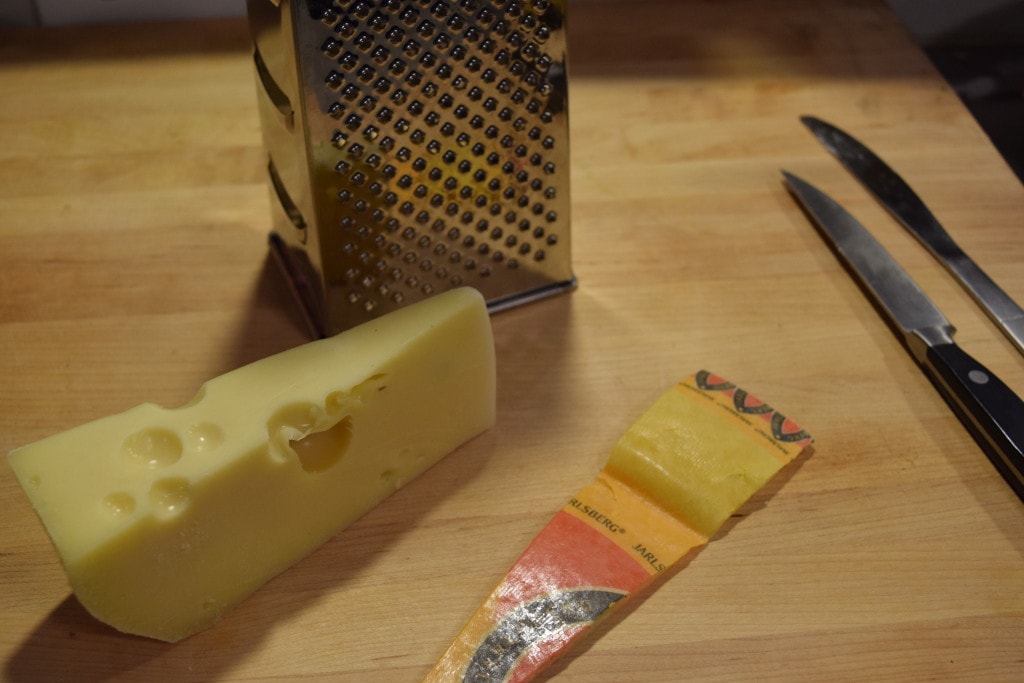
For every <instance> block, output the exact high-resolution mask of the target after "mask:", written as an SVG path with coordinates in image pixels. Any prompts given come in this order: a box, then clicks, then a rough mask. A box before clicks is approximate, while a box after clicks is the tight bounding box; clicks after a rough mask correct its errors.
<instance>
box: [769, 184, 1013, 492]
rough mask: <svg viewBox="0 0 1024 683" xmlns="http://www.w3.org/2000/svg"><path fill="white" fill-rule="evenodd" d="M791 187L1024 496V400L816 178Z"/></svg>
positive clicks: (996, 463)
mask: <svg viewBox="0 0 1024 683" xmlns="http://www.w3.org/2000/svg"><path fill="white" fill-rule="evenodd" d="M783 175H784V176H785V179H786V184H787V185H788V186H789V188H790V190H792V192H793V194H794V196H795V197H796V198H797V199H798V200H799V201H800V203H801V205H803V207H804V209H806V211H807V213H808V214H810V216H811V218H813V219H814V222H815V223H816V224H817V225H818V227H820V228H821V231H822V233H823V234H824V235H825V236H826V237H827V238H828V240H829V241H830V242H831V243H832V244H833V245H834V246H835V248H836V250H837V251H838V252H839V255H840V256H841V257H842V259H843V260H844V261H845V262H846V263H847V264H848V265H849V266H850V268H852V269H853V271H854V272H855V273H856V274H857V276H858V278H860V280H861V282H862V283H863V284H864V285H865V286H866V287H867V289H868V290H869V291H870V292H871V294H872V295H873V297H874V299H875V301H876V302H877V303H878V304H879V305H880V306H881V308H882V309H884V311H885V312H886V314H887V315H888V317H889V320H890V321H891V322H892V323H893V324H894V325H895V326H896V327H897V328H898V329H899V331H900V333H901V334H902V336H903V341H904V343H905V344H906V346H907V348H908V349H909V350H910V352H911V354H912V355H913V357H914V359H915V360H916V361H917V362H918V364H919V365H920V366H921V368H922V369H923V370H924V372H925V374H926V375H928V378H929V379H930V380H932V383H933V384H935V386H936V388H938V390H939V393H940V394H942V396H943V398H945V399H946V402H947V403H948V404H949V405H950V407H951V408H952V409H953V412H955V413H956V414H957V417H959V418H960V421H961V422H962V423H963V424H964V426H965V427H967V430H968V431H969V432H970V433H971V435H972V436H973V437H974V439H975V441H977V442H978V445H979V446H981V448H982V450H983V451H984V452H985V455H987V456H988V459H989V460H990V461H991V462H992V464H993V465H994V466H995V468H996V470H998V471H999V474H1001V475H1002V477H1003V479H1005V480H1006V483H1007V484H1009V485H1010V488H1012V489H1013V491H1014V493H1016V494H1017V496H1018V497H1020V499H1021V500H1022V501H1024V401H1021V399H1020V397H1019V396H1017V395H1016V394H1015V393H1013V390H1012V389H1010V388H1009V387H1008V386H1006V384H1004V383H1003V382H1002V380H1000V379H999V378H998V377H996V376H995V374H993V373H992V372H991V371H990V370H988V369H987V368H985V366H983V365H982V364H981V363H979V362H978V361H977V360H975V359H974V358H972V357H971V356H970V355H968V354H967V353H966V352H965V351H964V350H963V349H961V348H960V347H959V346H957V344H956V343H955V342H954V341H953V333H954V332H955V329H954V327H953V325H951V324H950V322H949V321H948V320H946V318H945V316H943V315H942V312H941V311H939V309H938V308H936V307H935V305H934V304H933V303H932V302H931V300H930V299H928V297H927V296H925V294H924V292H922V291H921V289H920V288H919V287H918V286H917V284H916V283H915V282H914V281H913V280H912V279H911V278H910V276H909V275H907V273H906V271H904V270H903V268H901V267H900V265H899V264H898V263H896V261H895V260H894V259H893V258H892V256H890V255H889V252H887V251H886V250H885V247H883V246H882V245H881V244H879V243H878V241H877V240H875V238H874V237H872V236H871V233H869V232H868V231H867V230H866V229H865V228H864V226H862V225H861V224H860V223H858V222H857V220H856V219H855V218H854V217H853V216H851V215H850V214H849V213H848V212H847V211H846V209H844V208H843V207H842V206H840V205H839V204H838V203H836V202H835V201H834V200H833V199H831V198H830V197H829V196H828V195H826V194H825V193H824V192H822V191H821V190H819V189H817V188H816V187H814V186H813V185H811V184H810V183H808V182H806V181H804V180H801V179H800V178H798V177H796V176H794V175H793V174H791V173H786V172H783Z"/></svg>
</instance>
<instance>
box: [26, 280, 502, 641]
mask: <svg viewBox="0 0 1024 683" xmlns="http://www.w3.org/2000/svg"><path fill="white" fill-rule="evenodd" d="M494 417H495V369H494V345H493V340H492V337H491V327H490V319H489V317H488V314H487V309H486V306H485V304H484V301H483V298H482V297H481V296H480V294H479V293H478V292H476V291H475V290H472V289H468V288H463V289H458V290H453V291H451V292H446V293H444V294H440V295H437V296H435V297H433V298H431V299H428V300H426V301H424V302H421V303H417V304H413V305H411V306H408V307H406V308H404V309H401V310H399V311H397V312H395V313H391V314H389V315H387V316H384V317H382V318H379V319H377V320H374V321H371V322H369V323H366V324H364V325H361V326H360V327H357V328H354V329H352V330H349V331H347V332H344V333H342V334H340V335H338V336H335V337H332V338H329V339H324V340H320V341H316V342H312V343H310V344H306V345H304V346H301V347H297V348H294V349H291V350H289V351H285V352H284V353H280V354H278V355H276V356H271V357H269V358H266V359H263V360H260V361H257V362H255V363H253V364H251V365H248V366H245V367H243V368H240V369H238V370H234V371H232V372H229V373H227V374H225V375H222V376H220V377H217V378H216V379H213V380H210V381H209V382H207V383H206V384H204V385H203V386H202V388H201V389H200V390H199V392H198V393H197V395H196V396H195V398H194V399H193V400H192V401H190V402H189V403H188V404H187V405H185V406H182V407H180V408H175V409H166V408H161V407H159V406H156V405H153V404H144V405H140V406H137V407H135V408H133V409H131V410H128V411H127V412H124V413H121V414H119V415H113V416H110V417H107V418H103V419H100V420H97V421H95V422H91V423H88V424H85V425H82V426H80V427H77V428H74V429H71V430H68V431H66V432H63V433H60V434H57V435H54V436H51V437H49V438H46V439H43V440H41V441H38V442H36V443H34V444H30V445H28V446H25V447H23V448H20V449H17V450H15V451H13V452H11V454H10V456H9V459H10V464H11V466H12V468H13V469H14V471H15V474H16V475H17V477H18V479H19V481H20V483H21V485H22V486H23V488H24V489H25V491H26V493H27V494H28V497H29V499H30V500H31V502H32V505H33V506H34V508H35V510H36V512H37V513H38V515H39V517H40V518H41V520H42V522H43V524H44V525H45V527H46V530H47V531H48V533H49V534H50V537H51V539H52V541H53V543H54V545H55V547H56V549H57V552H58V554H59V556H60V558H61V561H62V562H63V564H64V568H65V571H66V572H67V575H68V578H69V581H70V583H71V587H72V589H73V591H74V593H75V595H76V596H77V598H78V600H79V601H80V602H81V603H82V605H83V606H85V607H86V609H88V610H89V611H90V612H91V613H92V614H93V615H94V616H96V617H97V618H98V619H100V620H101V621H104V622H106V623H108V624H110V625H111V626H113V627H115V628H117V629H119V630H121V631H124V632H128V633H134V634H139V635H144V636H149V637H153V638H158V639H161V640H167V641H175V640H180V639H181V638H184V637H186V636H189V635H191V634H193V633H195V632H197V631H199V630H201V629H203V628H205V627H207V626H209V625H210V624H212V623H213V622H215V621H216V620H217V619H218V618H219V617H220V616H221V615H222V614H223V613H224V612H225V611H226V610H228V609H229V608H231V607H232V606H234V605H236V604H237V603H239V602H240V601H242V600H243V599H244V598H245V597H247V596H248V595H249V594H251V593H252V592H253V591H255V590H256V589H257V588H258V587H259V586H260V585H262V584H263V583H264V582H265V581H267V580H268V579H270V578H271V577H273V576H274V575H276V574H278V573H279V572H281V571H282V570H284V569H286V568H287V567H289V566H290V565H292V564H293V563H295V562H296V561H297V560H299V559H300V558H302V557H303V556H305V555H307V554H308V553H310V552H311V551H313V550H314V549H315V548H317V547H318V546H319V545H321V544H322V543H323V542H324V541H326V540H327V539H328V538H330V537H331V536H333V535H334V534H336V533H338V532H339V531H340V530H341V529H342V528H344V527H345V526H346V525H348V524H349V523H351V522H352V521H354V520H355V519H356V518H358V517H360V516H361V515H362V514H364V513H365V512H367V511H368V510H369V509H371V508H372V507H373V506H375V505H376V504H377V503H379V502H380V501H381V500H382V499H383V498H385V497H386V496H388V495H389V494H390V493H392V492H393V491H395V490H396V489H397V488H399V487H400V486H402V485H403V484H405V483H406V482H408V481H409V480H410V479H412V478H414V477H415V476H417V475H418V474H420V473H421V472H422V471H424V470H425V469H427V468H428V467H429V466H431V465H432V464H434V463H435V462H436V461H438V460H439V459H440V458H441V457H443V456H444V455H446V454H447V453H449V452H451V451H452V450H454V449H455V448H456V447H458V446H459V445H460V444H462V443H463V442H465V441H467V440H468V439H470V438H472V437H473V436H475V435H477V434H479V433H480V432H482V431H484V430H486V429H487V428H489V427H490V426H492V425H493V423H494Z"/></svg>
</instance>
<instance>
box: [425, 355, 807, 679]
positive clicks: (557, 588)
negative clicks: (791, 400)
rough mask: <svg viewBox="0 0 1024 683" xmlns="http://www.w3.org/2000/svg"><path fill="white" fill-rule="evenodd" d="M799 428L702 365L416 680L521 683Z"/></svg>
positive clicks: (715, 523) (698, 528)
mask: <svg viewBox="0 0 1024 683" xmlns="http://www.w3.org/2000/svg"><path fill="white" fill-rule="evenodd" d="M810 443H811V438H810V436H809V435H808V434H807V433H806V432H804V431H803V430H802V429H801V428H800V427H799V426H798V425H796V424H795V423H793V422H792V421H790V420H788V419H786V418H785V417H784V416H782V415H781V414H780V413H778V412H776V411H775V410H773V409H772V408H771V407H770V406H767V405H766V404H764V403H763V402H761V401H760V400H758V399H756V398H754V397H753V396H751V395H749V394H747V393H746V392H744V391H743V390H741V389H738V388H737V387H736V386H735V385H733V384H731V383H729V382H726V381H725V380H723V379H722V378H720V377H718V376H716V375H713V374H711V373H709V372H699V373H697V374H695V375H693V376H692V377H689V378H687V379H686V380H684V381H683V382H680V383H679V384H678V385H676V386H675V387H673V388H672V389H670V390H669V391H667V392H666V393H665V394H663V395H662V396H661V397H660V398H659V399H658V400H657V401H655V403H654V404H653V405H652V406H651V407H650V408H649V409H648V410H647V412H645V413H644V414H643V415H641V416H640V418H638V419H637V420H636V422H634V423H633V425H632V426H630V428H629V429H628V430H627V431H626V433H625V434H624V435H623V436H622V437H621V438H620V439H619V441H618V443H616V444H615V447H614V448H613V450H612V455H611V457H610V458H609V460H608V462H607V464H606V465H605V467H604V469H602V470H601V472H600V473H598V475H597V477H596V478H595V480H594V481H593V482H592V483H591V484H589V485H587V486H585V487H584V488H583V489H581V490H580V491H579V492H577V494H576V495H575V496H574V497H573V498H572V499H571V500H570V501H569V502H568V503H567V504H566V505H565V507H564V508H562V510H560V511H559V512H558V513H557V514H556V515H555V517H554V518H553V519H552V520H551V521H550V522H549V523H548V525H547V526H546V527H544V529H543V530H541V532H540V533H539V534H538V535H537V536H536V538H534V539H533V541H532V542H531V543H530V545H529V546H528V547H527V549H526V550H525V551H524V553H523V554H522V555H521V556H520V557H519V559H518V560H517V561H516V563H515V564H514V565H513V566H512V568H511V569H510V570H509V571H508V573H507V574H506V575H505V578H504V579H503V580H502V581H501V583H500V584H499V585H498V587H497V588H495V589H494V591H493V592H492V593H491V595H490V596H489V597H488V598H487V600H486V601H485V602H484V603H483V605H482V606H481V607H480V608H479V609H478V610H477V612H476V613H475V614H474V615H473V617H472V618H471V619H470V620H469V622H468V623H467V624H466V626H465V627H464V628H463V629H462V632H461V633H460V634H459V635H458V636H457V637H456V639H455V641H454V642H453V643H452V644H451V646H449V648H448V650H447V651H446V652H445V653H444V655H442V657H441V658H440V659H439V660H438V662H437V664H435V666H434V668H433V669H431V671H430V672H429V673H428V674H427V676H426V678H425V681H428V682H430V683H447V682H448V681H463V682H464V683H489V682H495V683H497V682H502V683H505V682H507V683H521V682H523V681H528V680H531V679H532V678H533V677H534V676H536V675H537V674H538V673H539V672H540V671H542V670H543V669H544V668H545V667H546V666H548V665H549V664H550V663H551V662H552V661H554V660H555V659H556V658H558V657H559V656H561V655H562V654H564V653H565V651H566V650H567V649H568V648H569V647H570V646H571V645H572V644H573V643H575V642H576V641H577V640H579V639H580V638H582V637H583V636H584V635H585V634H586V632H587V630H588V629H589V628H590V627H591V626H592V625H593V623H594V622H595V621H597V620H598V619H601V618H602V617H604V616H605V615H607V614H608V613H609V612H610V610H611V609H612V608H614V607H615V606H616V605H618V604H620V602H621V601H623V600H624V599H626V598H627V597H629V596H630V595H632V594H635V593H636V592H638V591H640V590H641V589H643V588H644V587H645V586H646V585H647V584H648V583H650V582H651V581H652V580H653V579H654V578H655V577H656V576H658V575H659V574H661V573H662V572H664V571H665V570H666V569H668V568H669V567H671V566H672V565H673V564H675V563H676V562H677V561H679V559H680V558H682V557H684V556H685V555H686V554H687V553H689V552H690V551H691V550H693V549H694V548H698V547H700V546H702V545H704V544H706V543H707V542H708V540H709V539H710V538H711V536H712V535H713V534H714V533H715V532H716V531H717V530H718V529H719V527H720V526H721V525H722V524H723V523H724V522H725V521H726V520H727V519H728V518H729V516H730V515H732V514H733V513H734V512H735V511H736V510H737V509H738V508H739V507H740V506H741V505H742V504H743V503H744V502H746V501H747V500H748V499H749V498H750V496H752V495H753V494H754V493H755V492H757V490H758V489H759V488H761V486H763V485H764V483H765V482H767V481H768V479H770V478H771V476H772V475H773V474H775V473H776V472H777V471H778V470H779V469H781V468H782V467H783V465H785V464H786V463H788V462H790V461H791V460H792V459H793V458H795V457H796V456H797V455H798V454H799V453H800V452H801V451H803V449H804V448H805V447H806V446H808V445H809V444H810Z"/></svg>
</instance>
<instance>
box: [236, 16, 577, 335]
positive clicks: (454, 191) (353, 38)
mask: <svg viewBox="0 0 1024 683" xmlns="http://www.w3.org/2000/svg"><path fill="white" fill-rule="evenodd" d="M249 1H250V3H253V2H264V3H268V2H269V0H249ZM285 2H286V0H282V4H285ZM565 11H566V2H565V0H523V1H520V0H422V1H421V0H333V1H329V0H327V1H325V0H320V1H313V0H297V1H296V2H295V3H294V9H293V12H292V19H293V21H294V25H293V26H292V31H293V32H294V45H295V50H296V57H295V59H296V61H297V65H298V73H299V81H300V87H299V91H300V92H301V95H300V98H301V99H300V100H299V101H298V109H299V110H300V111H301V112H302V117H301V120H302V125H303V130H302V133H303V134H304V135H305V140H306V145H305V153H306V155H307V160H306V161H307V165H308V177H309V187H310V188H311V190H310V194H309V204H310V207H311V209H310V213H309V214H307V215H306V220H307V221H308V223H309V227H308V228H307V231H308V232H309V235H308V237H307V241H306V243H305V244H304V245H302V248H304V249H305V250H306V251H307V252H309V260H310V262H311V263H313V264H316V265H315V266H314V267H315V268H318V271H319V273H320V274H321V276H322V278H323V297H324V306H325V315H326V319H327V326H328V327H329V328H331V329H332V330H333V331H337V330H340V329H345V328H346V327H349V326H351V325H354V324H357V323H360V322H363V321H365V320H368V319H370V318H373V317H375V316H377V315H380V314H383V313H386V312H388V311H390V310H394V309H396V308H399V307H401V306H404V305H405V304H408V303H411V302H413V301H416V300H419V299H422V298H425V297H428V296H430V295H432V294H434V293H436V292H440V291H443V290H446V289H450V288H453V287H457V286H464V285H469V286H473V287H476V288H477V289H479V290H480V291H481V292H482V293H483V294H484V296H485V298H486V299H487V300H488V303H489V305H491V307H492V310H498V309H501V308H507V307H509V306H513V305H517V304H519V303H525V302H527V301H532V300H534V299H536V298H539V297H541V296H546V295H548V294H552V293H556V292H560V291H564V290H566V289H570V288H572V287H573V286H574V284H575V280H574V278H573V275H572V271H571V257H570V253H571V240H570V231H569V225H570V201H569V199H570V197H569V175H568V174H569V138H568V108H567V99H568V98H567V82H566V71H565V67H566V62H565V60H566V24H565V21H566V16H565ZM314 238H315V239H314ZM286 241H287V242H289V243H294V240H286Z"/></svg>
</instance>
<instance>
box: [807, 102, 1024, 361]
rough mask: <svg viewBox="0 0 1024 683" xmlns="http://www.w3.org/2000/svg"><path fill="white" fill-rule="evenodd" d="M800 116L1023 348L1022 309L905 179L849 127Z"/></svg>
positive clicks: (820, 139)
mask: <svg viewBox="0 0 1024 683" xmlns="http://www.w3.org/2000/svg"><path fill="white" fill-rule="evenodd" d="M800 120H801V121H802V122H803V124H804V125H805V126H807V128H808V129H810V131H811V132H812V133H813V134H814V137H816V138H817V139H818V141H819V142H820V143H821V144H822V145H823V146H824V147H825V149H827V150H828V151H829V152H830V153H831V154H832V156H834V157H836V159H838V160H839V162H840V163H842V165H843V166H845V167H846V169H847V170H848V171H850V173H852V174H853V175H854V176H855V177H856V178H857V179H858V180H859V181H860V182H861V183H862V184H863V185H864V187H866V188H867V189H868V191H869V192H871V194H872V195H874V197H875V199H877V200H878V201H879V202H880V203H881V204H882V205H883V206H884V207H885V208H886V209H887V210H888V211H889V212H890V213H891V214H892V215H893V216H894V217H895V218H896V220H897V221H899V222H900V223H901V224H902V225H903V227H905V228H906V229H907V230H908V231H909V232H910V233H911V234H912V235H913V236H914V237H916V238H917V239H918V240H919V241H920V242H921V243H922V244H923V245H924V246H925V247H926V248H927V249H928V251H930V252H931V254H932V256H934V257H935V258H936V259H938V260H939V262H940V263H942V265H943V266H945V267H946V268H947V269H948V270H949V272H950V273H952V275H953V277H955V278H956V279H957V280H958V281H959V282H960V284H961V285H962V286H963V287H964V289H966V290H967V292H968V294H970V295H971V297H973V298H974V300H975V301H976V302H977V303H978V305H979V306H981V308H982V309H983V310H984V311H985V313H987V314H988V316H989V317H990V318H991V319H992V321H993V322H994V323H995V324H996V325H997V326H998V327H999V328H1000V330H1002V332H1003V334H1005V335H1006V337H1007V338H1008V339H1009V340H1010V341H1011V342H1012V343H1013V345H1014V346H1015V347H1017V350H1018V351H1019V352H1020V353H1022V354H1024V309H1022V308H1021V307H1020V306H1019V305H1017V303H1016V302H1015V301H1014V300H1013V299H1011V298H1010V296H1009V295H1008V294H1007V293H1006V292H1004V291H1003V290H1002V288H1001V287H999V285H997V284H996V283H995V282H993V281H992V278H990V277H989V276H988V274H987V273H986V272H985V271H984V270H982V269H981V267H980V266H978V264H977V263H975V262H974V260H973V259H971V257H970V256H968V255H967V253H966V252H964V250H963V249H961V248H960V245H958V244H957V243H956V241H955V240H954V239H953V238H952V237H951V236H950V235H949V233H948V232H947V231H946V229H945V228H944V227H942V224H941V223H939V221H938V219H937V218H936V217H935V214H933V213H932V212H931V210H930V209H929V208H928V207H927V206H926V205H925V203H924V201H923V200H922V199H921V198H920V197H919V196H918V195H917V193H916V192H914V190H913V189H911V187H910V185H908V184H907V183H906V181H905V180H903V178H901V177H900V176H899V174H897V173H896V171H894V170H892V168H890V167H889V165H888V164H886V163H885V162H884V161H882V159H881V158H879V157H878V155H876V154H875V153H874V152H872V151H871V150H870V149H868V147H867V146H866V145H864V144H863V143H862V142H860V141H859V140H857V139H856V138H855V137H853V136H852V135H850V134H849V133H846V132H845V131H843V130H841V129H839V128H837V127H836V126H834V125H832V124H831V123H828V122H826V121H822V120H821V119H819V118H815V117H813V116H801V117H800Z"/></svg>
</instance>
